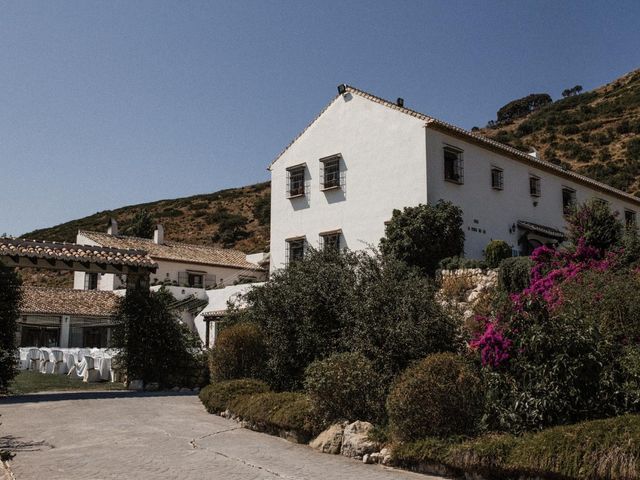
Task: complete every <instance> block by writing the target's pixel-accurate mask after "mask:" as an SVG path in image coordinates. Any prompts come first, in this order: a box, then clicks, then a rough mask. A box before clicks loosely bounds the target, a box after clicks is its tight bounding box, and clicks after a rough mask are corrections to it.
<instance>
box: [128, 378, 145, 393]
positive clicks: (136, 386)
mask: <svg viewBox="0 0 640 480" xmlns="http://www.w3.org/2000/svg"><path fill="white" fill-rule="evenodd" d="M127 389H128V390H135V391H137V392H141V391H142V390H144V382H143V381H142V380H131V381H130V382H129V385H128V386H127Z"/></svg>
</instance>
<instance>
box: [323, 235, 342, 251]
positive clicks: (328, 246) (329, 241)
mask: <svg viewBox="0 0 640 480" xmlns="http://www.w3.org/2000/svg"><path fill="white" fill-rule="evenodd" d="M340 234H341V232H340V231H335V232H326V233H321V234H320V248H322V250H324V251H325V252H326V251H328V250H340Z"/></svg>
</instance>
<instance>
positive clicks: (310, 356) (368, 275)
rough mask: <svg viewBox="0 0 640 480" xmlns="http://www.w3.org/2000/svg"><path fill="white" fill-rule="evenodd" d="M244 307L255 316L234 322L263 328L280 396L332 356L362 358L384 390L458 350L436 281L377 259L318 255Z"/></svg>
mask: <svg viewBox="0 0 640 480" xmlns="http://www.w3.org/2000/svg"><path fill="white" fill-rule="evenodd" d="M245 301H246V302H247V305H248V307H249V308H247V309H245V310H243V311H240V312H238V313H236V314H234V315H232V316H231V318H230V321H231V322H233V321H238V320H243V319H246V320H250V321H253V322H256V323H257V324H258V325H260V327H261V329H262V332H263V333H264V336H265V345H266V349H267V355H266V359H267V371H266V377H265V378H266V379H267V380H268V382H269V384H270V385H271V386H272V387H273V388H274V389H276V390H296V389H300V388H301V387H302V383H303V379H304V371H305V369H306V367H307V366H308V365H309V364H310V363H311V362H313V361H314V360H318V359H323V358H326V357H328V356H330V355H331V354H333V353H337V352H342V351H351V352H360V353H362V354H363V355H364V356H365V357H367V358H368V359H369V360H370V361H371V362H373V365H374V367H375V369H376V372H377V374H378V378H379V380H380V382H381V383H384V382H383V378H384V379H390V378H392V377H393V376H394V375H396V374H397V373H399V372H400V371H401V370H403V369H404V368H405V367H406V366H407V365H408V364H409V363H410V362H411V361H414V360H417V359H419V358H422V357H424V356H425V355H427V354H429V353H433V352H437V351H444V350H453V349H455V348H456V346H457V342H458V325H457V323H456V322H455V321H454V320H453V319H452V318H451V317H450V316H449V315H447V314H446V313H445V312H444V311H443V310H442V307H441V306H440V305H439V304H438V303H437V302H436V301H435V299H434V288H433V286H432V285H431V283H430V281H429V280H428V279H427V278H425V277H424V276H422V275H421V274H420V273H419V272H417V271H416V270H413V269H411V268H410V267H408V266H407V265H406V264H404V263H403V262H400V261H398V260H395V259H393V258H388V257H383V256H381V255H376V254H373V255H369V254H367V253H365V252H359V253H352V252H344V253H340V252H335V251H327V252H319V251H314V250H312V251H310V252H309V253H308V255H306V257H305V258H304V260H302V261H298V262H294V263H292V264H290V265H289V266H288V267H287V268H286V269H283V270H279V271H276V272H275V273H274V274H273V276H272V278H271V281H269V282H268V283H266V284H264V285H262V286H258V287H255V288H253V289H252V290H250V291H249V292H248V293H247V295H246V296H245Z"/></svg>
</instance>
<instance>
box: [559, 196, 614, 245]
mask: <svg viewBox="0 0 640 480" xmlns="http://www.w3.org/2000/svg"><path fill="white" fill-rule="evenodd" d="M567 223H568V224H569V225H568V226H569V240H570V241H571V242H572V243H573V244H574V245H577V244H578V242H579V241H580V240H581V239H582V240H583V241H584V242H585V245H587V246H591V247H595V248H598V249H600V250H607V249H609V248H611V247H612V246H615V245H618V244H619V243H620V240H621V239H622V223H620V221H619V220H618V219H617V218H616V215H615V214H614V213H612V212H611V210H610V209H609V205H608V204H606V203H604V202H602V201H600V200H598V199H592V200H589V201H588V202H586V203H584V204H582V205H580V206H578V208H576V209H575V211H574V212H572V213H571V215H569V216H568V217H567Z"/></svg>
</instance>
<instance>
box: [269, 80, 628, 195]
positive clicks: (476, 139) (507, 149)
mask: <svg viewBox="0 0 640 480" xmlns="http://www.w3.org/2000/svg"><path fill="white" fill-rule="evenodd" d="M345 91H346V92H349V93H352V94H354V95H358V96H360V97H363V98H366V99H368V100H371V101H372V102H375V103H378V104H380V105H383V106H385V107H387V108H391V109H393V110H397V111H399V112H401V113H404V114H406V115H410V116H412V117H415V118H417V119H419V120H423V121H424V122H425V126H426V127H428V128H434V129H436V130H441V131H445V132H446V133H448V134H450V135H455V136H458V137H460V138H463V139H464V140H466V141H468V142H471V143H474V144H476V145H479V146H481V147H484V148H487V149H490V150H493V151H497V152H498V153H501V154H503V155H507V156H509V157H511V158H514V159H516V160H520V161H522V162H524V163H528V164H530V165H531V166H533V167H537V168H541V169H543V170H547V171H550V172H552V173H555V174H556V175H559V176H562V177H565V178H568V179H570V180H573V181H575V182H578V183H583V184H586V185H587V186H589V187H592V188H595V189H597V190H600V191H604V192H606V193H609V194H611V195H614V196H616V197H619V198H622V199H624V200H627V201H630V202H633V203H635V204H637V205H639V206H640V199H639V198H637V197H635V196H633V195H631V194H629V193H627V192H623V191H622V190H618V189H617V188H613V187H612V186H610V185H607V184H606V183H602V182H598V181H597V180H594V179H592V178H589V177H586V176H584V175H580V174H579V173H575V172H572V171H569V170H565V169H564V168H562V167H560V166H559V165H555V164H553V163H551V162H547V161H544V160H541V159H539V158H536V157H534V156H532V155H529V154H528V153H525V152H522V151H520V150H518V149H517V148H514V147H511V146H509V145H505V144H504V143H500V142H497V141H495V140H491V139H490V138H487V137H485V136H483V135H479V134H477V133H474V132H470V131H468V130H465V129H464V128H461V127H457V126H455V125H452V124H450V123H447V122H444V121H442V120H438V119H437V118H434V117H431V116H429V115H425V114H424V113H420V112H417V111H415V110H411V109H410V108H406V107H404V106H402V107H400V106H399V105H397V104H396V103H395V102H392V101H389V100H386V99H384V98H381V97H378V96H376V95H372V94H371V93H368V92H365V91H364V90H360V89H358V88H355V87H352V86H350V85H345ZM340 96H342V95H341V94H338V95H336V96H335V97H334V98H333V99H332V100H331V102H329V104H328V105H327V106H326V107H325V108H323V109H322V111H321V112H320V113H319V114H318V115H317V116H316V117H315V118H314V119H313V120H312V121H311V123H309V125H307V126H306V127H305V128H304V130H302V132H300V134H298V136H297V137H295V138H294V139H293V140H292V141H291V143H289V145H287V146H286V147H285V148H284V150H282V151H281V152H280V153H279V154H278V156H277V157H276V158H275V159H274V160H273V161H272V162H271V164H270V165H269V169H271V166H272V165H273V164H274V163H275V162H277V161H278V159H279V158H280V157H281V156H282V155H283V154H284V153H285V152H286V151H287V150H288V149H289V148H290V147H291V145H293V144H294V143H295V141H296V140H298V138H300V137H301V136H302V135H303V134H304V133H305V132H306V131H307V129H308V128H309V127H310V126H311V125H312V124H313V123H315V121H316V120H317V119H318V118H320V116H321V115H322V114H323V113H324V112H325V111H326V110H327V109H328V108H329V106H330V105H331V104H332V103H333V102H335V101H336V100H337V99H338V98H339V97H340Z"/></svg>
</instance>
